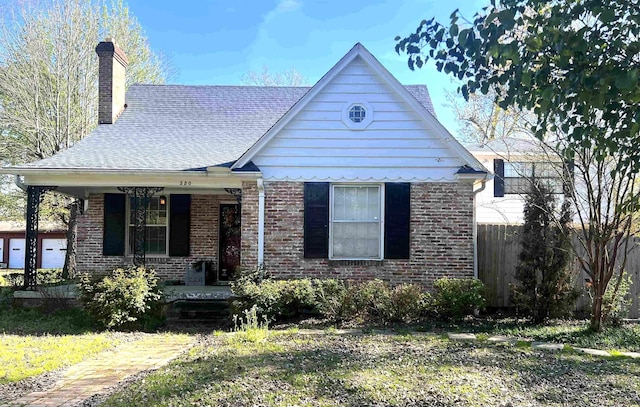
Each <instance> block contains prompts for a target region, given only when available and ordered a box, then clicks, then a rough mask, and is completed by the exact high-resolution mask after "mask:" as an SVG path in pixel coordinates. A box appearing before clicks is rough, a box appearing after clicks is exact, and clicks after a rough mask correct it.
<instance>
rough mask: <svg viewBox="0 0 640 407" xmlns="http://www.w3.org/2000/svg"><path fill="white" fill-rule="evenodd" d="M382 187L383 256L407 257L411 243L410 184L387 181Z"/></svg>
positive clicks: (387, 257) (393, 257)
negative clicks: (383, 212) (383, 210)
mask: <svg viewBox="0 0 640 407" xmlns="http://www.w3.org/2000/svg"><path fill="white" fill-rule="evenodd" d="M384 189H385V191H384V194H385V196H384V207H385V216H384V257H385V258H386V259H408V258H409V251H410V250H409V247H410V245H411V236H410V235H411V184H409V183H408V182H393V183H391V182H389V183H386V184H385V187H384Z"/></svg>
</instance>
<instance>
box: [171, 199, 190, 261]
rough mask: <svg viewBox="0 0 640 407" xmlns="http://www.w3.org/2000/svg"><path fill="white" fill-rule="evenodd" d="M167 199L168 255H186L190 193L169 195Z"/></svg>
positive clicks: (188, 233)
mask: <svg viewBox="0 0 640 407" xmlns="http://www.w3.org/2000/svg"><path fill="white" fill-rule="evenodd" d="M169 199H170V201H169V211H170V214H169V256H188V255H189V236H190V234H191V195H183V194H180V195H171V196H170V198H169Z"/></svg>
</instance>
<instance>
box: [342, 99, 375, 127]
mask: <svg viewBox="0 0 640 407" xmlns="http://www.w3.org/2000/svg"><path fill="white" fill-rule="evenodd" d="M342 121H343V123H344V124H345V125H346V126H347V127H348V128H350V129H351V130H364V129H366V128H367V126H369V125H370V124H371V122H372V121H373V108H372V107H371V105H370V104H369V103H367V102H364V101H360V100H358V101H355V100H354V101H349V102H348V103H346V104H345V105H344V107H343V108H342Z"/></svg>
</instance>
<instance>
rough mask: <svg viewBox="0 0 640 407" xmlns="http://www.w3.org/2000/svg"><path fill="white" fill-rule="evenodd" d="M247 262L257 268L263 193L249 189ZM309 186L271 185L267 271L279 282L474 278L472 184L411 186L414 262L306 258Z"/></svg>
mask: <svg viewBox="0 0 640 407" xmlns="http://www.w3.org/2000/svg"><path fill="white" fill-rule="evenodd" d="M243 189H244V191H243V192H244V193H243V208H242V216H243V218H242V239H243V240H242V241H243V245H242V259H243V265H244V266H246V267H251V266H255V264H256V253H257V232H256V231H257V202H258V198H257V189H256V188H255V184H253V185H250V184H249V183H246V185H243ZM303 225H304V183H302V182H280V181H278V182H265V250H264V251H265V266H266V268H267V269H268V270H269V272H270V273H271V274H272V275H274V276H275V277H277V278H297V277H317V278H343V279H354V280H365V279H372V278H381V279H383V280H386V281H389V282H391V283H394V284H397V283H405V282H407V283H417V284H420V285H423V286H425V287H427V288H429V287H432V284H433V281H434V280H436V279H438V278H441V277H445V276H448V277H473V191H472V186H471V185H470V184H467V183H413V184H411V247H410V259H408V260H382V261H331V260H328V259H305V258H304V257H303V256H304V252H303V237H304V236H303V231H304V228H303Z"/></svg>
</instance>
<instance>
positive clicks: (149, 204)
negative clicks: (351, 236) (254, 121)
mask: <svg viewBox="0 0 640 407" xmlns="http://www.w3.org/2000/svg"><path fill="white" fill-rule="evenodd" d="M18 181H19V182H20V183H21V184H23V185H24V186H25V189H26V191H27V195H28V204H29V205H28V211H27V228H26V250H25V288H26V289H31V290H33V289H34V288H35V285H36V281H35V271H36V267H35V266H36V264H37V252H36V250H35V245H33V244H32V243H31V242H33V241H37V230H38V216H39V206H40V203H41V202H42V198H43V196H44V194H46V193H47V192H49V191H52V190H55V191H57V192H61V193H64V194H67V195H70V196H73V197H75V198H77V199H79V201H80V211H79V214H78V219H77V252H76V264H77V271H78V272H80V273H84V272H88V273H92V274H102V273H105V272H106V271H108V270H110V269H113V268H115V267H118V266H126V265H144V266H147V267H150V268H153V269H155V270H156V272H157V273H158V276H159V277H160V278H161V280H163V281H164V282H168V283H170V284H172V285H174V287H180V286H181V285H182V286H185V285H186V286H204V285H209V286H214V285H224V284H228V283H229V281H230V280H232V279H233V275H234V272H235V271H236V270H237V269H238V268H239V267H240V265H241V262H242V261H243V259H242V258H243V257H247V258H252V259H255V260H257V259H258V258H261V257H262V253H261V250H259V252H260V253H247V254H246V256H245V255H243V252H242V247H243V245H242V241H243V239H245V238H246V239H248V240H249V241H256V240H257V241H261V240H263V238H264V237H263V232H262V230H263V228H261V227H258V225H259V224H262V223H263V222H264V207H263V206H264V196H263V193H261V194H260V195H261V196H262V198H261V199H257V198H258V196H256V195H258V194H255V193H253V192H257V191H258V190H259V189H260V187H261V184H262V183H261V181H262V180H261V179H260V173H259V172H256V171H253V172H252V171H245V172H243V173H240V174H236V173H231V171H230V170H229V169H228V168H222V169H221V168H219V167H214V168H212V169H207V170H203V171H188V172H182V173H176V172H173V171H172V172H165V173H164V174H157V173H154V174H140V173H135V172H131V173H128V174H122V173H121V172H118V173H117V174H110V173H104V172H101V173H99V174H95V173H94V174H89V173H78V172H75V173H72V174H65V175H64V176H61V175H60V174H58V175H57V176H55V175H51V174H43V173H42V172H41V171H38V173H37V174H36V173H35V172H34V173H33V174H25V175H23V178H18ZM53 181H56V183H57V185H55V186H51V185H52V184H53ZM141 185H143V186H141ZM246 189H249V190H250V191H251V192H252V193H251V194H250V195H251V198H249V202H248V204H247V205H243V192H244V190H246ZM254 198H255V199H254ZM254 201H255V202H254ZM258 201H260V202H258ZM256 212H257V213H256ZM245 217H246V218H247V219H243V218H245ZM259 219H260V220H261V221H262V222H258V220H259ZM251 246H252V247H253V248H254V249H255V247H256V245H255V244H253V245H251ZM176 290H177V291H176ZM173 291H176V292H182V291H181V290H180V289H178V288H176V289H173ZM214 291H215V290H214ZM212 292H213V291H212ZM181 295H182V294H181ZM216 295H217V294H216Z"/></svg>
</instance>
